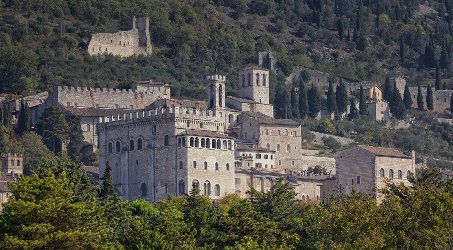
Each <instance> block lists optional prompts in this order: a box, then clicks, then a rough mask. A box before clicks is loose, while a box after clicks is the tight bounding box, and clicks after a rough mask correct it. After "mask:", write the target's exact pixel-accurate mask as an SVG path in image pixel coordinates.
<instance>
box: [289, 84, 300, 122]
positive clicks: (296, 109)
mask: <svg viewBox="0 0 453 250" xmlns="http://www.w3.org/2000/svg"><path fill="white" fill-rule="evenodd" d="M291 109H292V117H294V118H299V116H300V114H299V100H298V99H297V94H296V88H295V87H294V86H293V87H292V88H291Z"/></svg>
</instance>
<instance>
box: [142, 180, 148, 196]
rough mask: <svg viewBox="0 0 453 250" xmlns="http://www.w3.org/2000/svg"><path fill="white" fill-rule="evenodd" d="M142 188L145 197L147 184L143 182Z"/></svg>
mask: <svg viewBox="0 0 453 250" xmlns="http://www.w3.org/2000/svg"><path fill="white" fill-rule="evenodd" d="M140 190H141V192H142V197H145V196H146V193H147V190H146V184H145V183H142V185H141V186H140Z"/></svg>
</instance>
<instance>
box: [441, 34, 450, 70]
mask: <svg viewBox="0 0 453 250" xmlns="http://www.w3.org/2000/svg"><path fill="white" fill-rule="evenodd" d="M447 46H448V45H447V41H445V43H442V50H441V52H440V62H439V66H440V68H441V69H446V68H448V67H449V66H450V56H449V53H448V49H447Z"/></svg>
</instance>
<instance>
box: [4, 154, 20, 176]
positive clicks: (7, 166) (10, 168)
mask: <svg viewBox="0 0 453 250" xmlns="http://www.w3.org/2000/svg"><path fill="white" fill-rule="evenodd" d="M23 169H24V168H23V157H22V154H15V153H8V154H3V155H2V172H5V173H11V172H14V173H17V174H22V173H23Z"/></svg>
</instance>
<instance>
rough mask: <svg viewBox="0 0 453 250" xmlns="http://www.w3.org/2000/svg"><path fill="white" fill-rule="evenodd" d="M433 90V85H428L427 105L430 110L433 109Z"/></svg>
mask: <svg viewBox="0 0 453 250" xmlns="http://www.w3.org/2000/svg"><path fill="white" fill-rule="evenodd" d="M433 102H434V101H433V90H432V89H431V86H430V85H428V90H427V91H426V107H427V108H428V110H433V105H434V103H433Z"/></svg>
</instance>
